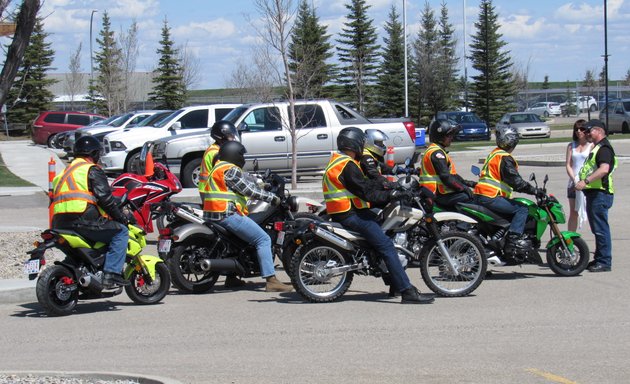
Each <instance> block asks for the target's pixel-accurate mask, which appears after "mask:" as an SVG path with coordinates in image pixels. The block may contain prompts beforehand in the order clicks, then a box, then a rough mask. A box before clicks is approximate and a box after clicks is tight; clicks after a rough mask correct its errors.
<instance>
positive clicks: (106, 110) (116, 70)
mask: <svg viewBox="0 0 630 384" xmlns="http://www.w3.org/2000/svg"><path fill="white" fill-rule="evenodd" d="M99 36H100V37H97V38H96V43H97V44H98V47H99V48H98V50H97V51H96V53H95V54H94V62H95V63H96V72H97V76H96V78H95V79H92V80H90V85H89V87H88V99H89V100H90V102H89V104H90V106H91V107H92V109H93V110H95V111H98V112H99V113H101V114H105V115H107V116H111V115H115V114H118V113H121V112H122V109H123V108H124V106H123V100H124V98H125V81H124V79H125V76H124V70H123V63H122V62H123V54H122V50H121V49H120V47H119V45H118V43H117V42H116V37H115V34H114V31H112V29H111V22H110V20H109V15H108V13H107V11H105V12H104V13H103V22H102V29H101V31H100V32H99Z"/></svg>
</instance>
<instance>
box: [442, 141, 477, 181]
mask: <svg viewBox="0 0 630 384" xmlns="http://www.w3.org/2000/svg"><path fill="white" fill-rule="evenodd" d="M437 145H439V146H440V148H441V149H442V150H443V151H444V152H446V149H445V148H444V147H443V146H442V145H441V144H439V143H438V144H437ZM431 163H433V168H434V169H435V172H436V173H437V175H438V176H439V177H440V180H441V181H442V183H444V185H445V186H447V187H448V188H450V189H452V190H453V191H455V192H462V191H464V189H466V187H470V188H472V187H474V186H475V184H477V183H475V182H474V181H469V180H464V178H463V177H461V176H460V175H459V174H455V175H452V174H451V170H450V168H449V164H448V162H447V161H446V157H445V156H444V155H443V153H442V152H441V151H434V152H433V153H432V154H431Z"/></svg>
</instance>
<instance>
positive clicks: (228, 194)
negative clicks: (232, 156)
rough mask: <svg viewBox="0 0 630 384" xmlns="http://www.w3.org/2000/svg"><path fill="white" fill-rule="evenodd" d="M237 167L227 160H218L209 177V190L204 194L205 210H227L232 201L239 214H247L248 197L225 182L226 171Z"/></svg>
mask: <svg viewBox="0 0 630 384" xmlns="http://www.w3.org/2000/svg"><path fill="white" fill-rule="evenodd" d="M234 167H236V165H234V164H232V163H228V162H227V161H219V162H217V163H216V164H215V165H214V167H213V168H212V171H210V177H209V179H208V189H209V192H207V193H204V194H203V210H204V211H205V212H225V211H227V209H228V204H229V203H230V202H232V203H234V204H235V205H236V210H237V211H238V213H239V214H241V215H243V216H247V214H248V213H249V211H248V210H247V199H246V198H245V196H243V195H240V194H238V193H235V192H233V191H231V190H230V189H229V188H228V187H227V185H226V184H225V172H227V171H228V170H229V169H231V168H234Z"/></svg>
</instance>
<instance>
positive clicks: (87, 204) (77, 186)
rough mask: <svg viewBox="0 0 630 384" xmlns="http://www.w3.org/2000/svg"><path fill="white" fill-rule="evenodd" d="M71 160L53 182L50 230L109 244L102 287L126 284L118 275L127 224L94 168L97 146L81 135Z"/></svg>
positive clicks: (99, 171) (100, 173)
mask: <svg viewBox="0 0 630 384" xmlns="http://www.w3.org/2000/svg"><path fill="white" fill-rule="evenodd" d="M73 151H74V156H75V159H74V160H73V161H72V162H71V163H70V166H69V167H67V168H66V169H65V170H64V171H63V172H62V173H60V174H59V175H57V176H56V177H55V179H54V180H53V197H52V205H53V218H52V228H53V229H71V230H74V231H76V232H78V233H79V234H80V235H81V236H83V237H85V238H87V239H88V240H91V241H100V242H103V243H107V244H109V248H108V250H107V253H106V254H105V263H104V265H103V272H104V273H103V281H102V284H103V286H104V287H105V288H108V289H109V288H113V287H115V286H117V285H129V281H127V280H125V279H123V277H122V275H121V272H122V268H123V264H124V263H125V256H126V255H127V242H128V241H129V230H128V228H127V225H128V224H129V221H128V219H127V217H126V216H125V215H124V214H123V213H122V211H121V210H120V208H119V207H118V202H117V200H116V199H115V198H114V196H113V195H112V191H111V189H110V187H109V183H108V182H107V175H105V172H104V171H103V169H101V167H100V166H99V165H98V160H99V158H100V155H101V143H100V142H99V141H98V139H96V138H95V137H94V136H83V137H81V138H80V139H78V140H77V141H76V142H75V143H74V149H73Z"/></svg>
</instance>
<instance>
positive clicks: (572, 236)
mask: <svg viewBox="0 0 630 384" xmlns="http://www.w3.org/2000/svg"><path fill="white" fill-rule="evenodd" d="M561 234H562V237H563V238H564V240H565V242H566V243H567V247H569V250H570V251H573V241H571V239H575V238H579V237H582V235H580V234H579V233H577V232H571V231H562V232H561ZM559 242H560V238H559V237H558V236H554V237H553V238H552V239H551V240H549V242H548V243H547V246H546V248H547V249H550V248H551V247H553V246H555V245H557V244H558V243H559Z"/></svg>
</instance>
